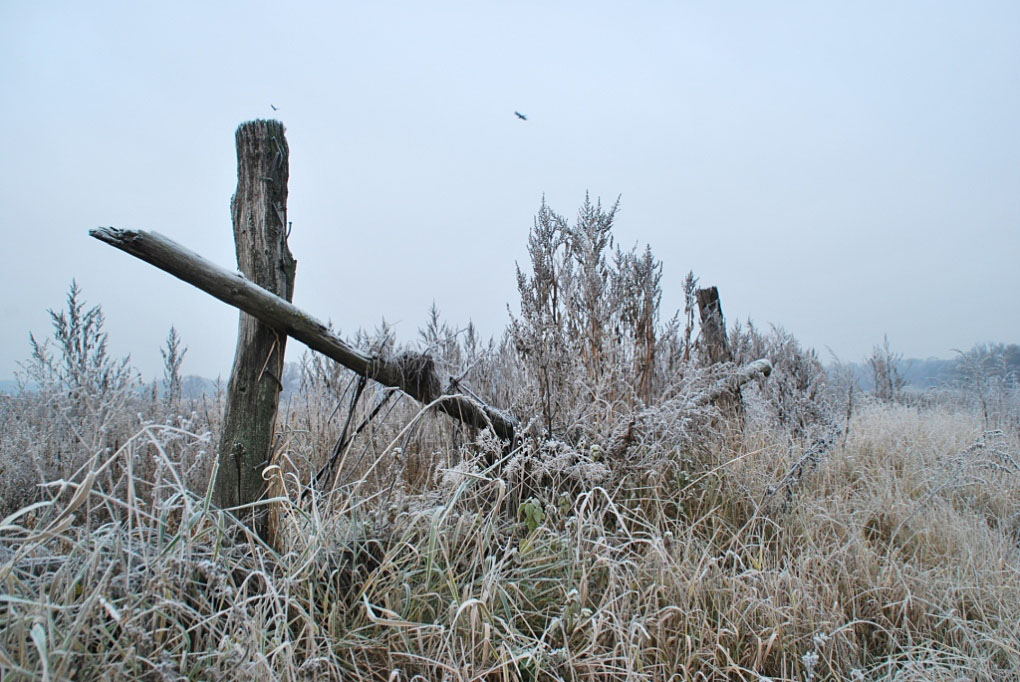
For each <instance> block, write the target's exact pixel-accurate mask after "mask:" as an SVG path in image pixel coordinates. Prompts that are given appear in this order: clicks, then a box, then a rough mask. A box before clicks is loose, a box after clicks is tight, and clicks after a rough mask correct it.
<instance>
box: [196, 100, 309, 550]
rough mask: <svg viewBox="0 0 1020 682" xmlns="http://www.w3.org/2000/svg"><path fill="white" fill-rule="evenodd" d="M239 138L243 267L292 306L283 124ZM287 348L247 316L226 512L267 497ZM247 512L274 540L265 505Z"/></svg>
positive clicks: (248, 126) (223, 465)
mask: <svg viewBox="0 0 1020 682" xmlns="http://www.w3.org/2000/svg"><path fill="white" fill-rule="evenodd" d="M235 137H236V143H237V191H236V192H235V193H234V196H233V198H232V199H231V201H230V210H231V216H232V219H233V226H234V246H235V249H236V252H237V266H238V269H239V270H240V271H241V273H242V274H243V275H244V276H245V277H246V278H247V279H249V280H250V281H252V282H254V283H255V284H257V285H258V286H260V287H262V288H263V289H266V290H267V291H270V292H272V293H274V294H276V295H277V296H280V297H281V298H284V299H286V300H287V301H291V300H292V299H293V296H294V274H295V271H296V267H297V262H296V261H295V260H294V257H293V256H292V255H291V253H290V249H289V248H288V246H287V231H288V229H287V227H288V223H287V180H288V176H289V154H290V151H289V149H288V147H287V140H286V138H285V137H284V129H283V124H282V123H280V122H279V121H262V120H258V121H250V122H248V123H243V124H242V125H241V126H240V127H239V128H238V129H237V133H236V136H235ZM286 344H287V336H286V335H285V334H281V333H278V332H277V331H276V330H274V329H273V328H272V327H270V326H269V325H267V324H265V323H264V322H261V321H259V320H258V319H256V318H255V317H253V316H251V315H249V314H248V313H245V312H242V313H241V316H240V322H239V323H238V331H237V349H236V351H235V354H234V365H233V368H232V369H231V372H230V382H229V384H228V385H227V404H226V408H225V412H224V417H223V434H222V437H221V439H220V448H219V453H220V463H219V467H218V469H217V473H216V480H215V482H214V495H215V501H216V503H217V504H218V505H219V506H220V507H225V508H226V507H237V506H241V505H246V504H251V503H253V502H257V501H258V500H260V499H261V498H263V497H264V496H265V494H266V488H267V484H266V481H265V480H264V479H263V477H262V470H263V469H264V468H265V467H266V466H267V465H268V464H269V461H270V458H271V456H272V452H271V450H272V445H273V436H274V433H275V430H276V412H277V409H278V407H279V400H280V389H281V388H282V384H281V381H280V379H281V377H282V375H283V355H284V350H285V349H286ZM242 513H243V516H244V517H246V518H247V519H249V521H250V523H251V527H252V529H253V530H255V531H256V532H257V533H258V534H259V535H260V536H261V537H262V538H264V539H266V540H268V541H270V542H272V538H271V534H272V530H271V528H270V524H269V514H268V511H267V509H266V507H265V506H259V505H256V506H254V507H250V508H247V509H244V510H243V512H242Z"/></svg>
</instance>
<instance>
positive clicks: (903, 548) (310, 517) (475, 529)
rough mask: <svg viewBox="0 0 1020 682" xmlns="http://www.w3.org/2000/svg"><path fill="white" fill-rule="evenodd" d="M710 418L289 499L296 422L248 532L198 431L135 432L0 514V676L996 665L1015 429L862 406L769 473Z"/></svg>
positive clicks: (1018, 665)
mask: <svg viewBox="0 0 1020 682" xmlns="http://www.w3.org/2000/svg"><path fill="white" fill-rule="evenodd" d="M424 419H425V420H426V421H427V420H432V419H436V420H438V419H439V418H433V417H431V416H429V417H425V418H424ZM296 421H297V420H296V419H292V420H291V423H295V422H296ZM434 428H436V429H438V428H440V427H439V426H436V427H434ZM8 433H10V430H9V429H7V428H5V429H4V434H8ZM706 433H707V432H706ZM712 433H714V435H711V436H706V438H705V439H704V440H703V442H702V443H701V444H700V445H692V444H691V443H690V442H680V441H678V442H677V447H675V448H673V449H671V448H670V446H669V443H668V433H663V434H660V437H659V438H658V439H651V440H648V441H646V442H647V443H649V444H651V447H654V448H657V449H658V450H657V451H655V452H645V453H641V456H640V458H639V459H640V461H641V462H642V464H641V466H639V467H638V466H632V465H631V464H626V465H625V464H624V463H623V462H613V461H607V459H606V458H607V456H608V455H607V453H606V452H604V451H603V452H600V449H599V448H588V449H587V450H586V451H585V452H576V451H574V452H569V451H570V450H571V447H572V446H568V445H566V444H559V445H557V446H555V447H553V448H552V450H548V448H547V451H546V452H541V451H537V450H536V451H534V452H531V453H524V452H516V453H514V452H504V451H502V450H500V449H499V448H498V447H497V445H496V443H494V442H493V441H492V440H487V439H485V438H484V437H479V438H478V439H477V441H476V442H475V443H474V444H471V445H469V446H465V447H463V448H462V449H461V455H462V458H461V459H460V460H459V461H458V462H456V463H450V462H447V461H446V458H447V456H448V455H449V453H439V454H437V455H436V457H440V458H441V459H442V461H440V462H429V463H428V464H427V467H426V468H427V469H428V470H429V471H430V472H431V473H430V474H429V476H419V477H418V478H417V479H416V480H417V483H416V484H415V485H416V486H417V487H414V486H413V485H412V481H411V480H410V479H408V478H407V477H402V478H401V480H400V481H399V482H394V481H390V483H392V485H389V484H385V485H384V484H383V482H384V481H385V478H378V479H371V481H370V477H364V476H362V477H361V478H358V479H354V480H352V481H351V482H349V484H348V485H347V487H346V488H342V489H337V490H334V491H332V493H331V494H328V495H327V494H323V493H319V492H316V493H315V494H314V495H311V496H310V497H307V498H305V499H304V500H302V493H303V492H304V490H303V488H302V486H301V483H300V480H299V478H298V477H297V476H296V475H295V474H294V473H293V469H296V468H300V465H299V464H292V463H293V462H298V461H299V460H300V459H301V457H302V456H306V457H308V458H309V459H312V457H311V455H312V453H311V452H302V451H301V448H302V447H304V446H303V445H302V443H311V442H312V441H313V440H314V439H313V438H310V437H307V434H302V433H301V432H299V431H295V433H293V434H292V438H291V439H290V440H289V445H288V446H287V447H288V448H289V450H286V451H282V452H281V454H286V457H281V458H278V460H277V461H278V463H279V464H280V468H279V469H276V468H274V469H271V470H270V471H269V472H267V475H271V476H275V477H277V478H276V483H277V485H275V486H273V488H272V489H273V491H274V494H275V495H276V496H277V497H276V499H277V502H275V503H274V504H276V505H277V510H278V513H279V521H278V524H279V540H278V546H277V547H276V548H270V547H267V546H265V545H264V544H262V543H261V542H260V541H259V540H258V539H256V538H254V537H252V536H251V535H250V534H249V533H248V532H247V530H246V529H245V528H244V527H243V526H241V525H239V524H238V523H237V522H236V521H235V520H234V519H233V517H232V516H231V515H230V514H227V513H224V512H222V511H218V510H216V509H215V508H214V507H212V506H211V505H210V504H209V497H208V495H207V494H206V491H205V490H203V489H201V488H197V489H196V487H195V486H194V485H192V486H190V487H189V485H188V484H187V483H186V479H187V477H186V476H185V475H184V474H183V473H182V465H181V464H180V463H181V462H188V461H194V460H195V459H197V458H198V453H199V452H201V451H202V450H204V449H205V448H206V447H207V446H208V440H209V438H208V436H202V435H201V434H195V433H191V432H188V431H186V430H182V429H179V428H167V427H161V426H158V425H154V424H150V425H146V426H142V427H139V428H138V429H137V431H136V432H135V433H134V434H133V435H132V436H131V437H130V438H128V439H126V440H125V442H123V443H122V444H120V445H119V447H118V448H117V449H116V450H111V449H106V450H97V451H95V452H93V453H92V454H91V455H89V456H88V457H87V461H86V462H84V465H83V466H82V467H81V468H80V470H78V471H77V472H74V473H73V475H71V476H69V477H67V478H66V479H65V480H61V481H54V482H52V483H51V484H50V485H48V486H46V487H45V488H44V490H45V500H44V501H43V502H41V503H36V504H35V505H33V506H28V507H25V508H23V509H21V510H19V511H17V512H15V513H14V514H12V515H11V516H10V517H8V518H7V519H5V520H4V521H3V524H2V528H0V593H2V596H0V623H2V625H0V666H2V667H3V670H4V679H11V680H13V679H53V680H56V679H102V678H112V679H154V680H155V679H160V680H162V679H238V680H250V679H286V680H298V679H325V680H328V679H412V678H413V677H414V676H415V675H420V676H421V677H419V679H451V680H452V679H465V680H468V679H483V678H484V679H522V680H535V679H661V680H666V679H670V678H671V677H673V678H674V679H720V680H721V679H727V680H730V679H745V680H758V679H762V678H765V677H767V678H771V679H776V680H778V679H788V680H805V679H812V676H813V677H814V679H832V680H855V679H869V680H871V679H888V680H893V679H895V680H908V679H910V680H914V679H916V680H922V679H923V680H932V679H935V680H938V679H945V680H955V679H961V678H965V679H977V680H1002V679H1015V674H1016V670H1018V669H1020V649H1018V644H1017V643H1018V642H1020V599H1018V598H1017V595H1018V594H1020V559H1018V539H1020V471H1018V468H1017V467H1018V459H1020V443H1018V441H1017V436H1016V434H1015V433H1006V432H1003V431H992V432H986V431H984V427H983V418H982V416H981V415H979V414H973V413H970V412H966V411H958V410H955V409H949V408H944V407H940V406H939V405H934V406H926V407H923V408H916V407H903V406H895V405H877V404H876V405H865V406H864V407H862V408H861V409H859V410H858V412H857V413H856V415H855V416H854V418H853V421H852V423H851V425H850V432H849V437H848V439H847V441H846V443H845V446H844V445H842V444H837V445H835V446H834V447H833V448H832V449H831V450H830V451H828V452H827V453H826V454H825V455H824V456H823V457H820V458H818V461H817V463H816V465H815V466H814V467H812V468H809V469H808V470H807V471H805V473H804V474H803V476H801V477H800V478H799V479H798V480H796V481H795V482H794V483H793V484H792V485H790V486H788V488H783V489H782V490H778V489H777V485H778V484H779V483H780V482H781V481H783V480H784V476H785V475H786V474H787V473H788V470H789V469H790V467H791V466H792V465H793V464H794V463H795V462H796V461H797V460H799V459H800V458H801V455H802V454H803V451H804V448H805V447H807V446H808V444H807V443H806V441H802V442H798V441H793V444H792V445H791V440H790V438H789V436H788V435H787V434H784V433H781V432H780V431H779V430H777V429H773V428H769V427H766V426H764V425H761V424H758V423H756V422H754V421H752V422H751V423H749V424H746V425H745V428H744V430H743V431H739V430H737V429H720V428H716V429H714V430H713V431H712ZM4 437H5V438H6V437H7V436H6V435H5V436H4ZM302 439H304V440H302ZM392 442H393V441H392V440H391V441H390V442H389V443H387V444H386V445H387V446H391V445H392ZM565 451H566V452H565ZM393 456H394V455H393V447H392V446H391V447H388V448H387V447H382V448H379V449H378V450H376V451H374V452H373V453H372V454H371V456H370V458H369V460H367V461H365V462H363V463H362V464H361V465H359V471H361V472H362V473H363V474H364V473H366V472H369V471H370V470H376V469H380V468H386V469H387V470H389V467H390V466H391V462H390V460H392V458H393ZM402 456H403V457H404V458H405V459H404V462H405V465H406V462H407V461H408V460H409V459H410V458H411V457H412V455H411V453H409V452H407V451H406V450H405V451H404V452H403V453H402ZM414 456H415V457H419V458H420V457H422V455H420V454H418V455H414ZM487 456H488V457H489V458H491V459H494V460H496V461H497V464H496V467H488V466H487V465H486V464H484V462H485V461H487V460H486V457H487ZM565 456H566V457H567V458H566V459H564V457H565ZM514 457H518V458H521V457H523V458H524V459H529V458H530V459H531V460H533V461H532V462H531V464H528V462H525V463H523V464H521V463H519V464H518V469H516V472H517V473H516V474H513V473H509V472H510V468H509V467H508V466H505V465H506V464H508V462H509V459H513V458H514ZM556 458H560V461H561V462H566V461H568V460H569V461H572V462H574V463H577V462H582V461H588V462H589V463H590V464H591V466H589V467H588V469H589V471H588V474H589V477H588V478H586V477H585V474H584V473H583V472H578V471H574V472H567V473H563V474H562V475H560V476H557V475H556V474H555V472H552V473H551V474H550V472H549V471H548V470H545V471H544V472H543V473H541V474H539V473H534V472H538V471H539V470H540V466H539V465H538V463H539V462H540V461H544V462H546V463H548V462H549V461H554V460H556ZM376 460H378V461H376ZM501 460H502V461H503V464H504V466H503V467H502V469H500V461H501ZM632 461H633V460H632ZM599 463H601V464H602V465H603V467H602V469H600V468H599V467H598V466H596V465H597V464H599ZM419 466H424V464H423V463H421V462H419ZM566 468H567V467H562V469H563V470H564V471H565V470H566ZM547 469H548V467H547ZM603 469H605V471H603ZM498 470H499V471H502V473H497V471H498ZM522 472H524V473H522ZM527 472H533V475H532V477H531V478H529V474H528V473H527ZM607 472H608V473H607ZM359 480H360V481H361V483H360V484H359V483H358V481H359ZM4 492H5V494H6V493H7V492H8V491H4Z"/></svg>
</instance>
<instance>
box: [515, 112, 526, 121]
mask: <svg viewBox="0 0 1020 682" xmlns="http://www.w3.org/2000/svg"><path fill="white" fill-rule="evenodd" d="M514 114H515V115H516V116H517V118H519V119H521V120H522V121H527V120H528V117H527V116H525V115H524V114H522V113H521V112H519V111H515V112H514Z"/></svg>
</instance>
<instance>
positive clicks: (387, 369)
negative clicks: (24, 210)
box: [89, 227, 518, 440]
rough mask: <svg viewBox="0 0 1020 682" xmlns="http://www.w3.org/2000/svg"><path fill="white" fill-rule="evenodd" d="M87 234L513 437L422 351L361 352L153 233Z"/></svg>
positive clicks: (354, 366)
mask: <svg viewBox="0 0 1020 682" xmlns="http://www.w3.org/2000/svg"><path fill="white" fill-rule="evenodd" d="M89 234H90V235H92V236H93V237H95V238H96V239H98V240H100V241H103V242H106V243H107V244H110V245H111V246H115V247H116V248H118V249H120V250H121V251H124V252H125V253H129V254H131V255H132V256H135V257H136V258H139V259H141V260H143V261H145V262H146V263H149V264H150V265H154V266H156V267H157V268H159V269H160V270H163V271H164V272H168V273H170V274H171V275H173V276H174V277H176V278H178V279H180V280H183V281H185V282H187V283H188V284H191V285H192V286H195V287H197V288H199V289H201V290H202V291H204V292H206V293H207V294H209V295H211V296H214V297H216V298H218V299H220V300H221V301H223V302H224V303H227V304H228V305H232V306H234V307H235V308H239V309H241V310H243V311H244V312H246V313H248V314H249V315H252V316H254V317H257V318H258V319H259V320H261V321H263V322H265V323H266V324H268V325H269V326H271V327H273V328H274V329H276V330H277V331H278V332H280V333H282V334H286V335H287V336H289V337H291V338H294V339H297V340H298V341H300V342H301V343H303V344H305V345H306V346H308V347H309V348H311V349H313V350H317V351H319V352H320V353H322V354H323V355H325V356H327V357H329V358H331V359H333V360H335V361H336V362H339V363H340V364H341V365H343V366H344V367H346V368H348V369H350V370H352V371H354V372H357V373H358V374H361V375H363V376H365V377H368V378H369V379H373V380H375V381H378V382H379V383H381V384H383V385H385V386H393V387H395V388H399V389H400V390H402V391H404V392H405V393H407V394H408V395H410V396H411V397H412V398H415V399H416V400H418V401H419V402H421V403H423V404H429V403H432V402H436V407H437V409H439V410H441V411H443V412H445V413H446V414H448V415H450V416H452V417H455V418H456V419H459V420H461V421H463V422H464V423H466V424H469V425H471V426H475V427H479V428H484V427H485V426H488V425H491V426H492V430H493V431H494V432H495V434H496V435H497V436H499V437H500V438H503V439H507V440H513V437H514V432H515V429H516V428H517V423H518V422H517V420H516V419H515V418H514V417H513V416H511V415H510V414H508V413H506V412H504V411H502V410H500V409H498V408H495V407H492V406H490V405H486V404H484V403H482V402H480V401H477V400H473V399H471V398H468V397H467V396H464V395H460V394H443V393H442V389H441V382H440V380H439V377H438V376H436V373H435V369H434V367H433V364H432V358H430V357H429V356H427V355H418V354H404V355H401V356H398V357H396V358H383V357H379V356H373V355H365V354H364V353H361V352H360V351H358V350H357V349H355V348H353V347H352V346H350V345H348V344H347V343H346V342H344V340H343V339H341V338H340V337H339V336H337V335H336V334H334V333H333V332H332V331H330V329H329V328H328V327H327V326H326V325H325V324H323V323H322V322H320V321H319V320H317V319H315V318H314V317H312V316H311V315H309V314H308V313H306V312H304V311H303V310H301V309H300V308H298V307H297V306H295V305H294V304H293V303H290V302H288V301H286V300H284V299H282V298H280V297H279V296H277V295H275V294H272V293H270V292H268V291H266V290H265V289H263V288H262V287H260V286H258V285H256V284H254V283H253V282H251V281H249V280H248V279H246V278H245V277H244V276H243V275H241V274H240V273H238V272H231V271H230V270H227V269H226V268H223V267H220V266H219V265H216V264H215V263H212V262H211V261H208V260H206V259H205V258H203V257H202V256H200V255H198V254H197V253H195V252H194V251H191V250H190V249H187V248H185V247H184V246H181V245H180V244H178V243H177V242H175V241H173V240H172V239H170V238H169V237H165V236H163V235H161V234H159V233H157V232H147V231H145V230H121V229H117V228H115V227H97V228H95V229H93V230H89Z"/></svg>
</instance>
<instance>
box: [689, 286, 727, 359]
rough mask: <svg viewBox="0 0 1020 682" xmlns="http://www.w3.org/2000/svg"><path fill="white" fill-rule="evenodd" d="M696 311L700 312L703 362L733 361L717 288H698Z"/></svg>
mask: <svg viewBox="0 0 1020 682" xmlns="http://www.w3.org/2000/svg"><path fill="white" fill-rule="evenodd" d="M697 298H698V311H699V312H700V314H701V347H702V350H703V352H704V354H705V356H704V359H705V364H707V365H715V364H718V363H720V362H733V354H732V353H731V352H730V344H729V343H728V342H727V340H726V322H725V321H724V320H723V314H722V304H721V303H720V302H719V289H718V288H716V287H705V288H704V289H698V291H697Z"/></svg>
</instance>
